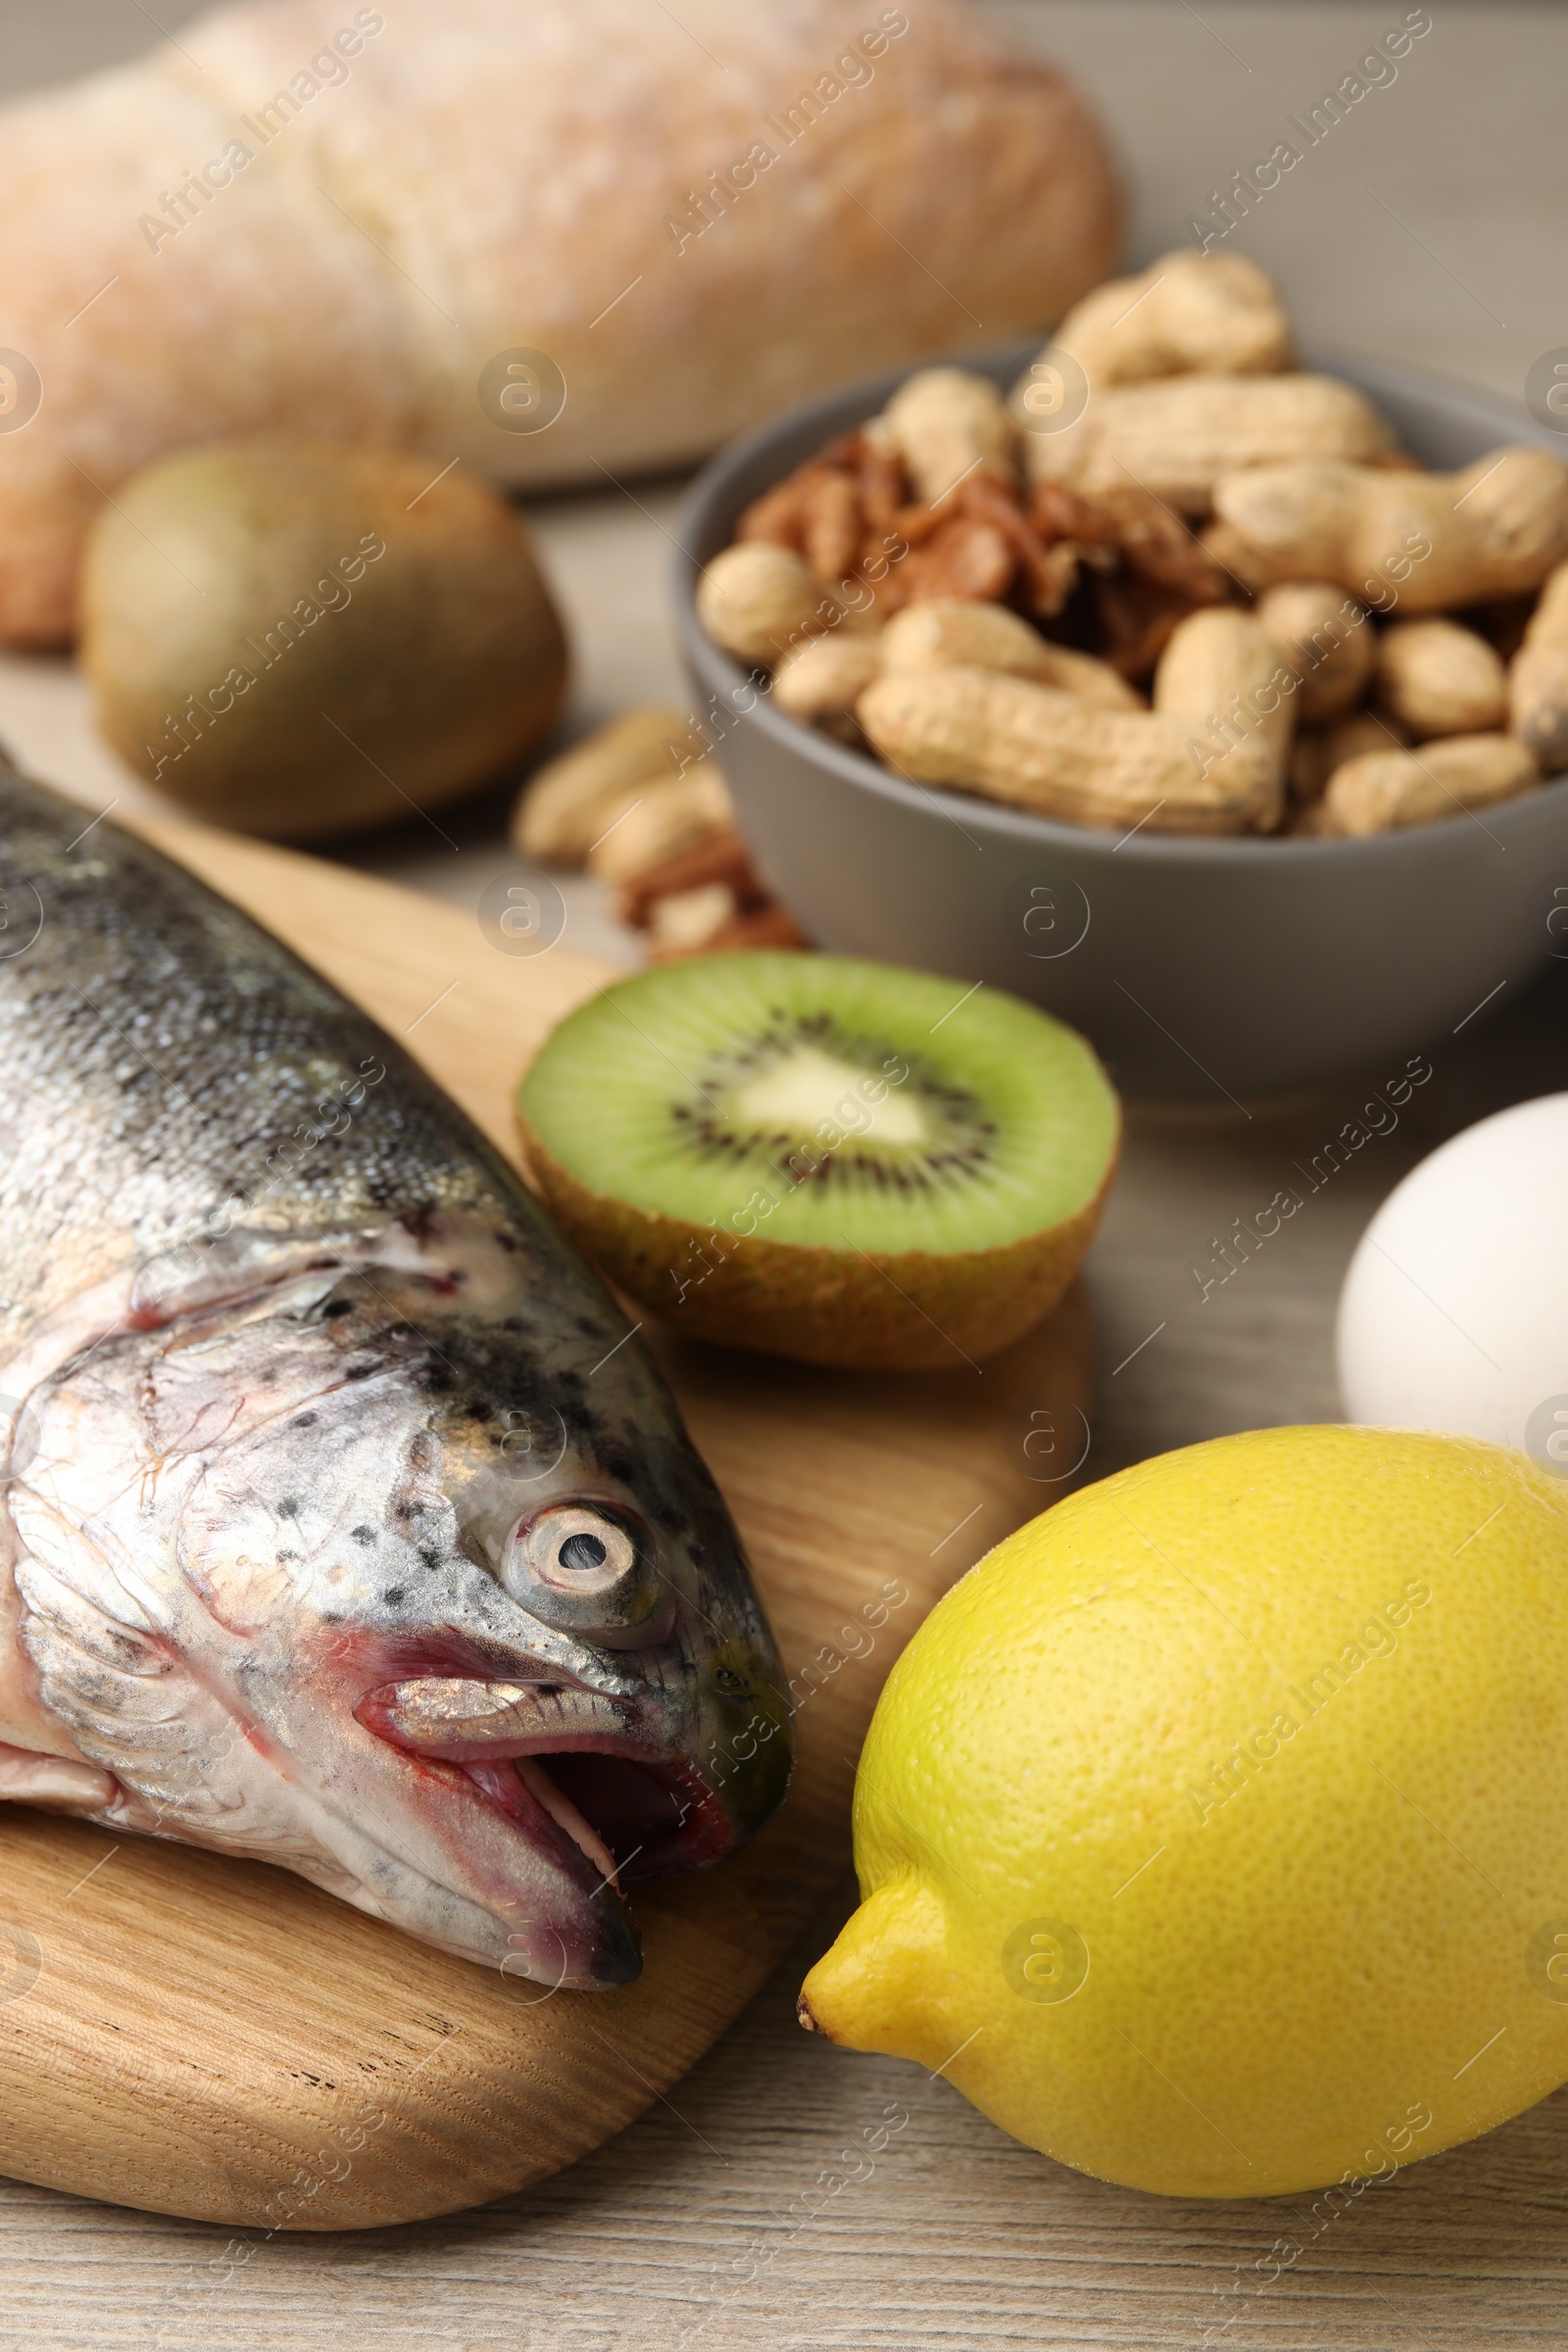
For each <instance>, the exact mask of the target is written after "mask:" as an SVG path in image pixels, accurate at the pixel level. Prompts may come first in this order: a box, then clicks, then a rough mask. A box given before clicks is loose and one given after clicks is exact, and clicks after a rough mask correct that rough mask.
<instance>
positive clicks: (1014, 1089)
mask: <svg viewBox="0 0 1568 2352" xmlns="http://www.w3.org/2000/svg"><path fill="white" fill-rule="evenodd" d="M518 1109H519V1113H520V1117H521V1122H522V1128H523V1135H524V1140H525V1143H526V1145H527V1150H528V1156H529V1161H530V1165H531V1167H532V1169H533V1172H534V1175H535V1179H536V1181H537V1182H538V1184H539V1186H540V1188H541V1190H542V1191H543V1193H544V1194H545V1197H546V1199H547V1200H548V1201H549V1202H550V1204H551V1206H552V1208H553V1209H554V1210H555V1212H556V1215H557V1217H558V1219H559V1221H560V1222H561V1223H562V1224H563V1225H564V1228H565V1229H566V1231H567V1232H568V1233H569V1234H570V1235H571V1236H572V1238H573V1239H574V1240H575V1241H576V1243H577V1244H578V1246H579V1248H580V1249H581V1250H583V1251H584V1253H585V1255H587V1256H589V1257H591V1258H593V1259H594V1260H595V1261H596V1262H597V1264H598V1265H599V1266H600V1267H601V1269H602V1270H603V1271H604V1273H605V1274H606V1275H607V1276H608V1277H609V1279H610V1280H611V1281H612V1282H613V1283H614V1284H615V1285H616V1287H617V1288H618V1289H619V1290H621V1291H622V1292H624V1293H625V1294H626V1295H627V1296H628V1297H630V1298H631V1299H635V1300H637V1301H638V1303H639V1304H641V1305H643V1306H645V1307H648V1308H650V1309H651V1310H652V1311H653V1312H654V1313H655V1314H656V1315H659V1316H661V1317H662V1318H663V1319H664V1320H665V1321H666V1322H667V1323H668V1324H669V1325H670V1327H671V1328H672V1329H673V1330H675V1331H677V1332H684V1333H686V1334H688V1335H690V1336H692V1337H694V1338H701V1339H706V1340H714V1341H719V1342H722V1343H725V1344H727V1345H729V1346H733V1347H740V1348H761V1349H765V1350H767V1351H768V1352H770V1353H774V1354H780V1355H791V1356H797V1357H801V1358H804V1359H805V1360H806V1361H808V1362H810V1363H821V1364H841V1365H855V1366H859V1367H863V1368H875V1367H881V1368H898V1369H910V1370H918V1369H934V1368H948V1369H951V1368H953V1367H954V1366H956V1364H958V1363H959V1362H960V1361H961V1360H965V1359H967V1360H970V1361H973V1360H976V1359H978V1358H979V1357H982V1356H984V1355H988V1354H992V1353H994V1352H995V1351H996V1350H997V1349H998V1348H1005V1347H1006V1346H1007V1345H1008V1344H1009V1342H1011V1341H1012V1340H1015V1339H1017V1338H1018V1337H1019V1336H1020V1335H1021V1334H1022V1333H1023V1332H1025V1331H1027V1330H1029V1329H1030V1327H1031V1326H1032V1325H1033V1324H1035V1323H1037V1322H1038V1321H1039V1320H1040V1319H1041V1318H1042V1316H1044V1315H1047V1314H1049V1313H1050V1311H1051V1309H1052V1308H1053V1307H1054V1305H1055V1303H1056V1301H1057V1299H1059V1298H1060V1297H1061V1294H1062V1292H1063V1291H1064V1290H1065V1289H1066V1287H1067V1284H1068V1283H1069V1282H1070V1281H1071V1279H1072V1276H1073V1274H1074V1273H1075V1271H1076V1270H1077V1267H1078V1264H1079V1262H1080V1260H1081V1259H1082V1257H1083V1254H1084V1251H1085V1250H1087V1248H1088V1246H1089V1243H1090V1240H1091V1238H1092V1236H1093V1234H1094V1230H1095V1227H1096V1224H1097V1223H1098V1221H1099V1217H1100V1212H1101V1208H1102V1206H1103V1201H1104V1198H1105V1194H1106V1191H1107V1189H1108V1187H1109V1184H1110V1179H1111V1176H1112V1173H1113V1171H1114V1168H1115V1162H1116V1153H1117V1149H1118V1144H1119V1140H1120V1113H1119V1108H1118V1104H1117V1101H1116V1097H1115V1094H1114V1092H1113V1090H1112V1088H1111V1085H1110V1082H1109V1080H1108V1079H1107V1078H1106V1076H1105V1074H1104V1072H1103V1069H1102V1068H1101V1065H1100V1063H1099V1061H1098V1060H1097V1059H1096V1057H1095V1055H1094V1054H1093V1052H1092V1051H1091V1049H1090V1048H1089V1047H1088V1046H1087V1045H1086V1044H1085V1043H1084V1041H1083V1039H1082V1038H1080V1037H1079V1036H1078V1035H1077V1034H1076V1032H1075V1031H1073V1030H1071V1029H1068V1028H1066V1027H1065V1026H1064V1025H1063V1024H1062V1023H1061V1022H1059V1021H1055V1020H1053V1019H1052V1018H1051V1017H1050V1016H1049V1015H1048V1014H1046V1013H1043V1012H1038V1011H1036V1010H1035V1009H1034V1008H1033V1007H1032V1006H1030V1005H1023V1004H1020V1003H1019V1002H1018V1000H1017V999H1016V998H1013V997H1008V996H1004V995H1002V994H1001V993H1000V992H998V991H995V990H992V989H989V988H980V989H976V990H974V991H972V992H970V993H967V994H966V993H965V990H964V986H963V983H962V982H961V981H956V980H945V979H940V978H936V977H933V976H932V975H931V974H929V973H924V972H911V971H904V970H900V969H897V968H895V967H894V966H891V965H888V964H881V963H869V962H862V961H859V960H857V959H854V958H851V957H848V956H816V955H802V954H795V953H789V952H783V953H777V954H767V953H751V954H738V955H732V956H700V957H694V958H692V959H691V960H689V961H686V962H678V963H670V964H664V965H662V966H659V967H657V968H656V969H655V970H653V971H649V972H643V973H639V974H638V975H636V976H635V977H634V978H632V979H629V980H623V981H620V982H618V983H617V984H616V985H615V986H613V987H612V988H609V989H607V990H606V991H605V992H604V994H603V995H602V996H599V997H596V998H594V999H592V1000H591V1001H590V1002H589V1003H588V1004H586V1005H581V1006H579V1008H578V1009H577V1010H576V1011H575V1012H573V1013H571V1014H569V1015H568V1016H567V1018H566V1019H565V1020H564V1021H563V1022H562V1024H561V1026H560V1027H559V1028H558V1029H556V1030H555V1032H554V1033H553V1034H552V1036H551V1037H550V1038H549V1040H548V1041H547V1043H546V1045H545V1046H544V1048H543V1050H542V1051H541V1053H540V1054H539V1055H538V1056H537V1058H536V1059H535V1061H534V1062H533V1064H532V1066H531V1068H530V1069H529V1070H528V1072H527V1073H526V1075H525V1077H524V1079H523V1081H522V1084H521V1086H520V1088H519V1090H518Z"/></svg>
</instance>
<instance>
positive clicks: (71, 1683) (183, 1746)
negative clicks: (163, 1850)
mask: <svg viewBox="0 0 1568 2352" xmlns="http://www.w3.org/2000/svg"><path fill="white" fill-rule="evenodd" d="M16 1579H17V1590H18V1592H19V1593H20V1594H21V1596H22V1602H23V1620H22V1639H23V1642H24V1644H25V1648H26V1650H27V1654H28V1656H29V1657H30V1658H31V1659H32V1662H33V1664H34V1665H35V1666H36V1667H37V1669H38V1675H39V1683H40V1696H41V1697H42V1699H43V1702H44V1704H45V1706H46V1707H48V1709H49V1710H50V1712H51V1714H53V1715H55V1716H56V1717H57V1718H58V1719H59V1721H60V1722H61V1723H62V1724H64V1725H65V1727H66V1728H67V1730H68V1731H69V1732H70V1734H71V1736H72V1738H73V1740H74V1741H75V1743H76V1745H77V1746H78V1747H79V1748H80V1750H81V1752H82V1754H83V1755H84V1756H86V1757H88V1758H89V1759H90V1760H91V1762H92V1763H94V1764H97V1765H98V1766H100V1767H101V1768H102V1770H103V1771H104V1772H105V1773H106V1774H110V1773H112V1774H113V1775H114V1777H115V1779H116V1781H118V1782H119V1783H121V1784H122V1786H123V1788H124V1789H126V1790H127V1791H131V1790H133V1791H134V1792H135V1794H136V1796H137V1797H139V1798H140V1799H141V1800H142V1801H143V1803H144V1805H145V1806H146V1807H147V1808H149V1810H150V1811H151V1813H152V1815H153V1816H154V1819H153V1820H152V1821H150V1822H147V1821H138V1822H136V1823H134V1824H133V1825H128V1826H136V1827H142V1828H157V1827H161V1826H163V1825H164V1824H166V1823H168V1824H169V1825H170V1826H171V1827H172V1826H173V1824H174V1823H176V1822H177V1823H179V1824H181V1825H186V1824H189V1825H191V1826H194V1825H195V1824H196V1823H199V1822H201V1821H202V1820H203V1819H205V1818H206V1817H209V1816H211V1815H212V1814H214V1813H215V1812H221V1811H224V1810H226V1809H228V1808H227V1805H226V1804H225V1799H224V1797H223V1796H222V1794H221V1793H220V1791H219V1789H217V1788H216V1787H215V1786H214V1782H213V1773H214V1769H215V1766H216V1764H217V1763H218V1762H219V1761H221V1757H222V1756H223V1755H224V1754H226V1753H227V1752H228V1748H229V1746H230V1745H231V1744H232V1740H233V1734H234V1726H233V1723H232V1721H231V1719H230V1717H229V1716H228V1713H227V1711H226V1710H225V1709H224V1708H223V1706H222V1704H221V1701H220V1700H219V1699H217V1698H216V1697H215V1696H214V1695H213V1694H212V1692H210V1691H207V1690H205V1689H204V1688H203V1686H202V1685H201V1684H200V1683H199V1682H198V1681H197V1680H196V1678H195V1676H194V1675H192V1674H190V1673H189V1672H187V1671H186V1669H185V1668H184V1667H183V1665H182V1664H181V1663H180V1662H179V1660H178V1659H177V1658H176V1657H175V1655H174V1653H173V1651H172V1649H171V1648H170V1647H169V1646H168V1644H167V1643H165V1642H161V1641H160V1640H159V1639H158V1638H157V1637H156V1636H155V1635H149V1634H145V1633H143V1632H141V1631H140V1630H139V1629H137V1628H136V1627H134V1626H128V1625H124V1624H122V1623H120V1622H118V1621H117V1620H116V1619H115V1618H113V1617H111V1616H110V1615H109V1614H108V1612H107V1611H106V1610H105V1609H103V1608H102V1607H101V1606H100V1605H99V1603H98V1602H97V1600H95V1599H92V1598H89V1596H88V1595H87V1594H86V1593H83V1592H81V1591H80V1590H79V1588H78V1587H77V1585H76V1584H75V1583H74V1582H72V1583H68V1582H67V1581H66V1580H65V1578H64V1577H62V1576H59V1575H57V1574H56V1573H55V1571H54V1570H53V1568H51V1567H48V1566H46V1565H45V1564H44V1562H43V1561H41V1560H39V1559H38V1558H36V1556H34V1555H33V1554H31V1553H25V1554H23V1556H22V1557H21V1558H20V1559H19V1560H18V1562H17V1567H16Z"/></svg>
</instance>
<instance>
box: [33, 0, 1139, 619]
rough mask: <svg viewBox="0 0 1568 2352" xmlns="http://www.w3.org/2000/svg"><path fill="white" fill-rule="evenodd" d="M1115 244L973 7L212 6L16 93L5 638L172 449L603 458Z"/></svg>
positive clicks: (941, 330) (42, 612)
mask: <svg viewBox="0 0 1568 2352" xmlns="http://www.w3.org/2000/svg"><path fill="white" fill-rule="evenodd" d="M1115 236H1116V200H1115V192H1114V185H1113V180H1112V175H1111V172H1110V170H1109V167H1108V165H1107V162H1106V160H1105V155H1104V151H1103V146H1102V143H1101V140H1100V136H1099V134H1098V132H1097V130H1096V128H1095V126H1094V124H1093V123H1092V122H1091V120H1090V119H1089V117H1088V116H1087V114H1086V113H1085V110H1084V108H1083V106H1082V104H1081V103H1080V101H1079V99H1078V98H1077V96H1076V95H1075V93H1074V92H1073V90H1072V89H1071V87H1070V86H1069V85H1068V84H1067V83H1066V82H1065V81H1064V80H1063V79H1062V78H1061V76H1060V75H1059V74H1058V73H1055V72H1054V71H1053V70H1052V69H1050V68H1049V67H1047V66H1045V65H1042V64H1041V63H1040V62H1039V61H1038V60H1037V59H1036V58H1034V57H1033V56H1032V55H1030V54H1027V53H1022V52H1020V51H1019V50H1018V49H1017V48H1016V47H1015V46H1013V45H1009V44H1008V43H1007V42H1006V41H1005V39H1004V38H1003V37H1002V36H1001V35H1000V34H998V33H997V32H995V31H994V30H991V29H988V28H987V25H986V24H985V21H984V18H983V16H982V15H981V14H980V12H979V11H978V10H977V9H976V8H975V7H974V5H973V0H920V5H919V7H918V8H917V9H916V8H914V7H912V6H911V7H910V9H909V11H908V13H907V14H906V13H905V12H904V11H903V10H901V9H898V8H892V7H880V6H878V5H877V0H681V4H680V6H679V8H678V9H677V10H674V11H670V10H666V9H664V8H663V7H662V6H661V5H660V4H659V0H378V5H377V6H376V7H374V8H364V7H361V8H356V7H355V6H354V5H353V4H352V0H269V4H267V5H255V4H250V5H243V6H239V7H231V8H221V9H218V10H215V11H213V12H212V13H210V14H208V15H206V16H204V17H202V18H200V19H199V20H198V21H197V22H196V23H195V24H194V25H191V26H189V27H187V28H185V29H182V30H181V32H180V34H179V36H178V40H177V42H171V43H169V44H167V45H166V46H164V47H162V48H160V49H158V50H157V51H155V52H154V53H153V54H152V55H151V56H149V57H148V58H147V59H146V60H144V61H143V62H142V63H140V64H138V65H135V66H133V67H131V68H128V69H126V70H123V71H120V72H116V73H107V74H103V75H100V76H98V77H96V78H94V79H92V80H90V81H86V82H83V83H80V84H78V85H76V86H74V87H73V88H70V89H66V90H61V91H58V92H53V93H50V94H47V95H45V96H43V97H39V98H33V99H29V100H27V101H25V102H24V103H21V104H18V105H15V106H12V107H10V108H9V109H7V110H5V111H4V113H3V114H0V347H3V349H0V638H3V639H7V640H10V641H12V642H33V643H47V642H50V641H53V640H58V639H60V638H62V637H64V636H66V635H68V634H69V632H70V629H71V625H72V618H73V592H74V576H75V568H76V558H77V551H78V548H79V545H80V541H81V536H82V533H83V531H84V529H85V527H86V525H87V523H88V522H89V521H90V519H91V517H92V515H93V513H94V512H95V510H96V508H97V507H98V505H99V503H100V502H101V500H102V499H103V498H104V497H105V496H106V495H108V494H112V493H113V491H114V489H115V486H116V484H117V483H119V482H120V481H122V480H123V479H124V478H125V476H126V475H127V474H129V473H130V472H131V471H133V470H134V469H135V468H136V467H137V466H141V465H142V464H144V463H145V462H146V461H147V460H148V459H150V458H153V457H156V456H158V455H159V454H161V453H162V452H164V451H166V450H168V449H171V448H172V447H175V446H178V445H179V444H181V443H184V442H189V441H200V440H211V439H215V438H221V437H226V436H230V435H235V434H249V433H254V432H257V431H259V430H262V429H278V428H280V429H283V430H289V431H300V432H308V433H310V434H312V435H317V436H319V435H326V436H329V437H333V438H338V437H342V438H348V439H355V440H368V441H382V442H391V443H395V444H402V445H413V446H417V447H420V448H423V449H427V450H428V451H429V452H430V454H431V458H432V461H433V462H432V466H431V471H432V474H433V473H434V472H435V471H437V470H438V468H439V466H440V465H442V464H444V463H445V462H447V461H448V460H450V459H454V458H461V459H463V460H465V461H466V462H469V463H472V464H474V465H476V466H481V467H483V468H485V469H486V470H487V471H489V472H490V473H492V474H494V475H497V476H499V477H500V478H501V479H503V480H506V481H509V482H513V483H517V484H535V483H545V482H559V481H565V480H592V481H598V482H602V481H603V480H604V479H605V476H606V474H607V473H609V474H613V475H622V474H625V473H627V472H632V471H636V470H638V469H646V468H648V467H650V466H663V465H678V464H684V463H686V462H688V461H690V460H693V459H695V458H697V457H699V456H700V455H702V454H703V453H704V452H705V451H706V450H708V449H709V448H711V447H712V446H713V445H714V444H715V443H716V442H718V441H720V440H721V439H723V438H724V437H725V436H727V435H728V434H730V433H732V432H734V431H735V430H736V429H737V428H739V427H741V426H743V425H746V424H748V423H751V422H753V421H755V420H757V419H760V417H764V416H766V415H767V414H769V413H770V412H772V411H774V410H776V409H778V408H780V407H782V406H783V405H784V404H786V403H787V402H790V401H793V400H796V399H798V398H800V397H801V396H802V395H804V394H807V393H810V392H813V391H816V390H819V389H821V388H823V387H824V386H826V385H829V384H831V383H833V382H835V381H839V380H843V379H846V378H849V377H852V376H854V375H857V374H861V373H864V372H866V371H867V370H869V369H873V368H881V367H885V366H888V365H891V364H895V363H898V362H902V361H905V360H913V359H916V358H919V357H923V356H929V355H931V354H933V353H939V352H945V351H950V350H953V349H956V348H958V347H961V346H963V345H965V344H975V343H980V342H984V341H988V340H990V341H994V340H997V339H1000V338H1002V337H1005V336H1008V335H1011V334H1014V333H1017V332H1020V331H1022V330H1025V329H1028V328H1032V327H1034V326H1037V325H1046V324H1049V323H1050V322H1051V321H1052V320H1053V319H1054V317H1055V316H1056V315H1057V314H1058V313H1059V312H1060V311H1061V310H1062V309H1063V308H1064V307H1065V306H1066V305H1067V304H1068V303H1069V302H1071V301H1073V300H1074V299H1075V298H1076V297H1077V296H1078V295H1080V294H1081V293H1083V291H1084V290H1085V289H1086V288H1087V287H1088V286H1090V285H1092V284H1093V283H1094V282H1095V281H1096V280H1097V279H1098V278H1100V277H1101V276H1102V275H1103V273H1104V271H1105V270H1106V268H1107V267H1108V266H1109V265H1110V263H1111V262H1112V260H1113V259H1114V248H1115ZM519 355H520V356H519ZM538 355H542V357H540V356H538ZM563 401H564V405H563ZM558 410H559V414H557V413H556V412H557V411H558ZM547 417H549V418H550V419H551V420H550V421H546V418H547Z"/></svg>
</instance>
